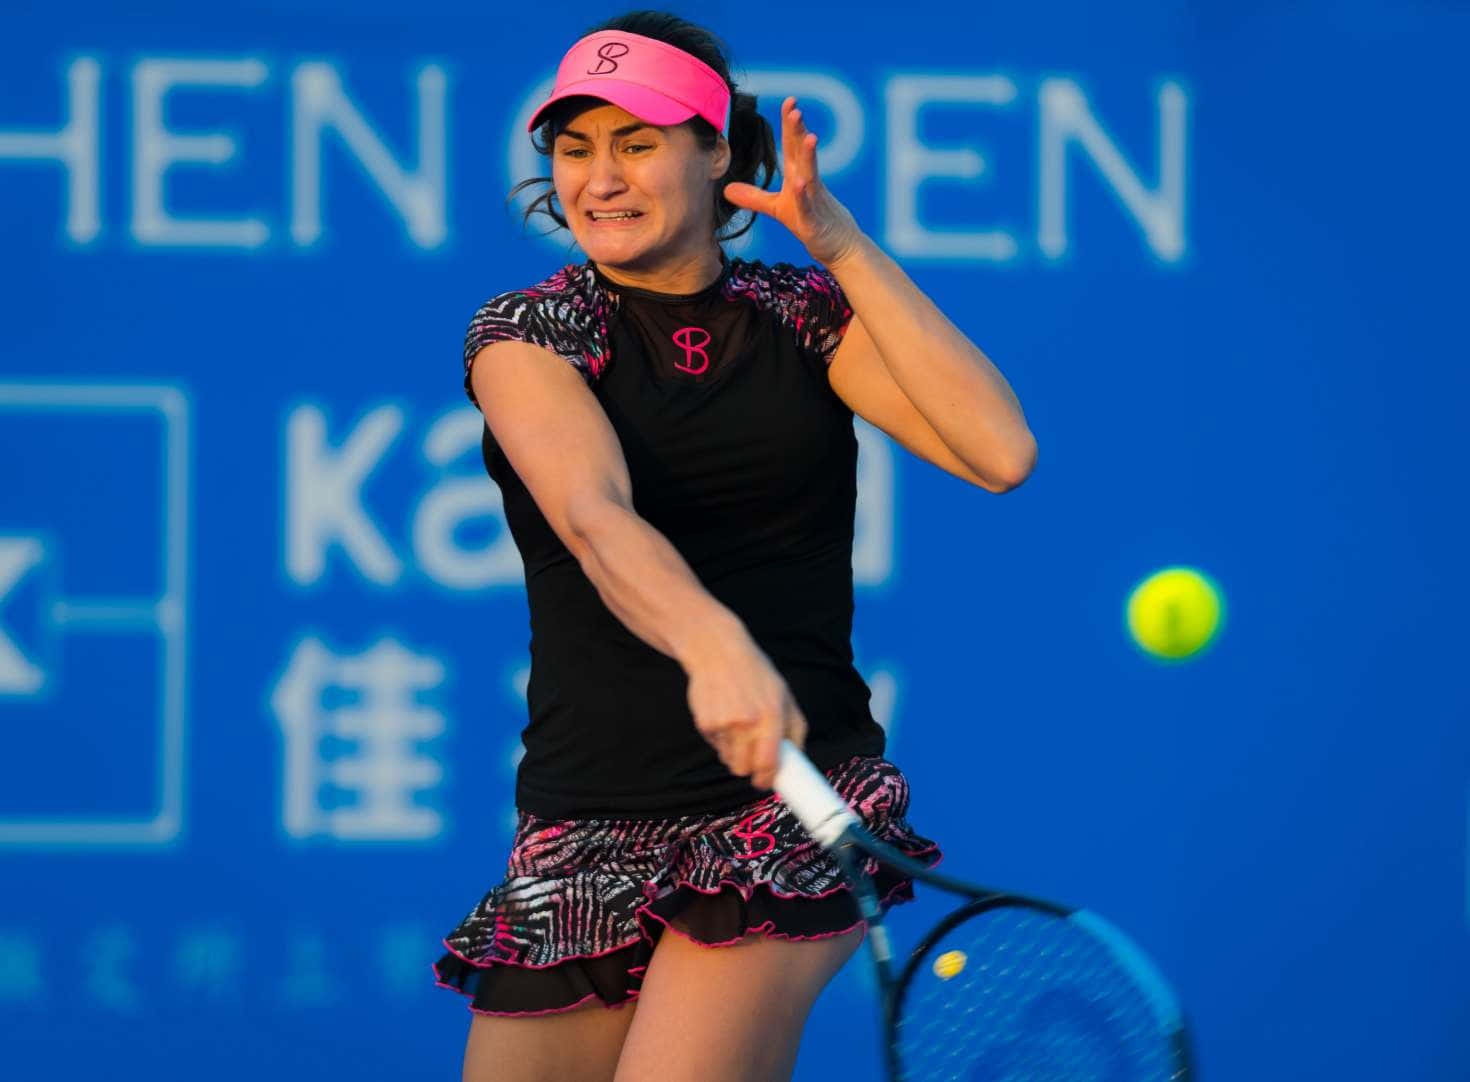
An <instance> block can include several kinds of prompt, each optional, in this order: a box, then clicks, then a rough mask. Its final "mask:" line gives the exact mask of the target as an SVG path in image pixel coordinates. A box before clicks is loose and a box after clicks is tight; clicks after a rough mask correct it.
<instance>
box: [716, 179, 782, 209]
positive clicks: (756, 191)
mask: <svg viewBox="0 0 1470 1082" xmlns="http://www.w3.org/2000/svg"><path fill="white" fill-rule="evenodd" d="M725 198H726V199H728V200H729V201H730V202H731V203H734V204H735V205H736V206H737V207H741V208H743V209H745V210H753V211H757V212H758V213H761V214H770V213H771V212H772V210H773V209H774V207H775V205H776V196H775V193H773V192H768V191H766V190H765V189H764V188H757V187H756V186H755V185H754V184H746V183H745V182H744V181H739V180H735V181H731V182H730V183H729V184H726V185H725Z"/></svg>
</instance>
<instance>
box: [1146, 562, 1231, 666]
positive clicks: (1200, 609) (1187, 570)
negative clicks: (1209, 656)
mask: <svg viewBox="0 0 1470 1082" xmlns="http://www.w3.org/2000/svg"><path fill="white" fill-rule="evenodd" d="M1224 619H1225V601H1224V598H1223V596H1222V595H1221V593H1220V589H1219V587H1218V586H1217V585H1216V583H1215V580H1214V579H1212V578H1210V577H1209V576H1208V575H1206V574H1205V573H1204V572H1203V571H1200V570H1198V569H1197V568H1193V567H1166V568H1164V569H1163V570H1162V571H1156V572H1154V573H1153V574H1152V575H1150V576H1148V577H1147V578H1146V579H1144V580H1143V581H1142V582H1140V583H1139V584H1138V585H1137V586H1135V587H1134V588H1133V592H1132V593H1131V594H1130V595H1129V596H1128V631H1129V632H1130V633H1131V634H1132V636H1133V641H1134V642H1136V643H1138V645H1139V646H1141V647H1142V648H1143V649H1145V650H1147V651H1148V652H1149V653H1150V654H1153V655H1154V656H1155V657H1161V658H1167V659H1170V660H1177V659H1179V658H1186V657H1190V656H1192V655H1194V654H1196V653H1198V652H1199V651H1200V650H1202V649H1203V648H1204V647H1205V646H1206V645H1208V644H1209V643H1210V641H1211V640H1212V639H1214V638H1215V636H1216V635H1217V634H1218V633H1219V631H1220V628H1221V626H1222V625H1223V623H1224Z"/></svg>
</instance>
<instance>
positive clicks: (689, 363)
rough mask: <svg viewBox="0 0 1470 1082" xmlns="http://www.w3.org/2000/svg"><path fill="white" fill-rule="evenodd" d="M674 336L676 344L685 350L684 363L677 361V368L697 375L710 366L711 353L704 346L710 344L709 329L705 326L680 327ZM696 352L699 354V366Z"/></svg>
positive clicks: (675, 364) (675, 365)
mask: <svg viewBox="0 0 1470 1082" xmlns="http://www.w3.org/2000/svg"><path fill="white" fill-rule="evenodd" d="M696 336H699V337H696ZM673 338H674V344H675V345H676V346H678V347H679V348H680V349H682V350H683V351H684V361H683V363H682V364H681V363H680V362H678V361H675V362H674V367H675V368H677V369H678V370H679V371H680V372H688V373H689V374H690V375H691V376H697V375H699V374H700V373H701V372H703V371H704V370H705V369H706V368H708V367H709V354H707V353H706V352H705V351H704V347H705V346H707V345H709V338H710V335H709V331H707V330H705V329H704V328H703V327H680V328H679V329H678V330H677V331H675V332H674V335H673ZM696 354H698V356H699V366H698V367H697V368H696V367H695V363H694V357H695V355H696Z"/></svg>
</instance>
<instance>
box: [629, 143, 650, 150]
mask: <svg viewBox="0 0 1470 1082" xmlns="http://www.w3.org/2000/svg"><path fill="white" fill-rule="evenodd" d="M625 149H627V150H652V149H653V144H652V143H632V144H630V145H629V146H628V147H626V148H625Z"/></svg>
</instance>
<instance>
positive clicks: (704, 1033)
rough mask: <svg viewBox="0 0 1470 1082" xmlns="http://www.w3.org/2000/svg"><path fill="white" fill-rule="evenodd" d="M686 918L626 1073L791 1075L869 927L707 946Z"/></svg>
mask: <svg viewBox="0 0 1470 1082" xmlns="http://www.w3.org/2000/svg"><path fill="white" fill-rule="evenodd" d="M696 904H697V903H696ZM678 924H679V922H678V921H677V920H676V921H675V927H674V929H673V930H665V932H664V934H663V935H662V936H661V937H660V939H659V942H658V946H657V947H656V948H654V952H653V958H652V960H651V961H650V962H649V964H648V972H647V974H646V975H645V976H644V978H643V989H642V992H641V993H640V994H639V997H638V1016H637V1018H635V1019H634V1021H633V1025H632V1026H631V1027H630V1028H629V1030H628V1035H627V1039H626V1040H625V1041H624V1043H623V1052H622V1056H621V1058H620V1059H619V1061H618V1071H617V1075H616V1082H652V1080H655V1079H657V1080H658V1082H696V1080H697V1082H785V1080H787V1079H790V1077H791V1072H792V1070H793V1068H794V1067H795V1065H796V1052H797V1048H798V1047H799V1045H800V1044H801V1031H802V1027H803V1026H805V1024H806V1019H807V1015H808V1013H809V1012H810V1011H811V1007H812V1004H813V1003H814V1002H816V998H817V994H818V993H819V992H821V990H822V989H823V987H825V986H826V984H827V982H828V981H829V980H831V979H832V977H833V976H834V975H835V974H836V973H837V971H838V970H839V969H841V968H842V966H843V963H845V962H846V961H847V960H848V958H850V957H851V956H852V954H853V952H854V951H855V950H857V948H858V946H859V944H860V943H861V942H862V929H861V928H858V929H854V930H853V931H851V932H847V933H844V934H842V935H835V936H829V937H826V938H819V939H805V940H793V939H773V938H767V937H765V936H763V935H760V934H759V933H757V934H755V935H751V936H747V937H746V938H745V939H743V940H742V941H741V942H740V943H737V944H733V945H731V946H728V947H705V946H701V945H700V944H698V943H695V942H693V941H692V940H690V939H689V938H687V937H686V936H685V935H683V934H680V932H679V930H678Z"/></svg>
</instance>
